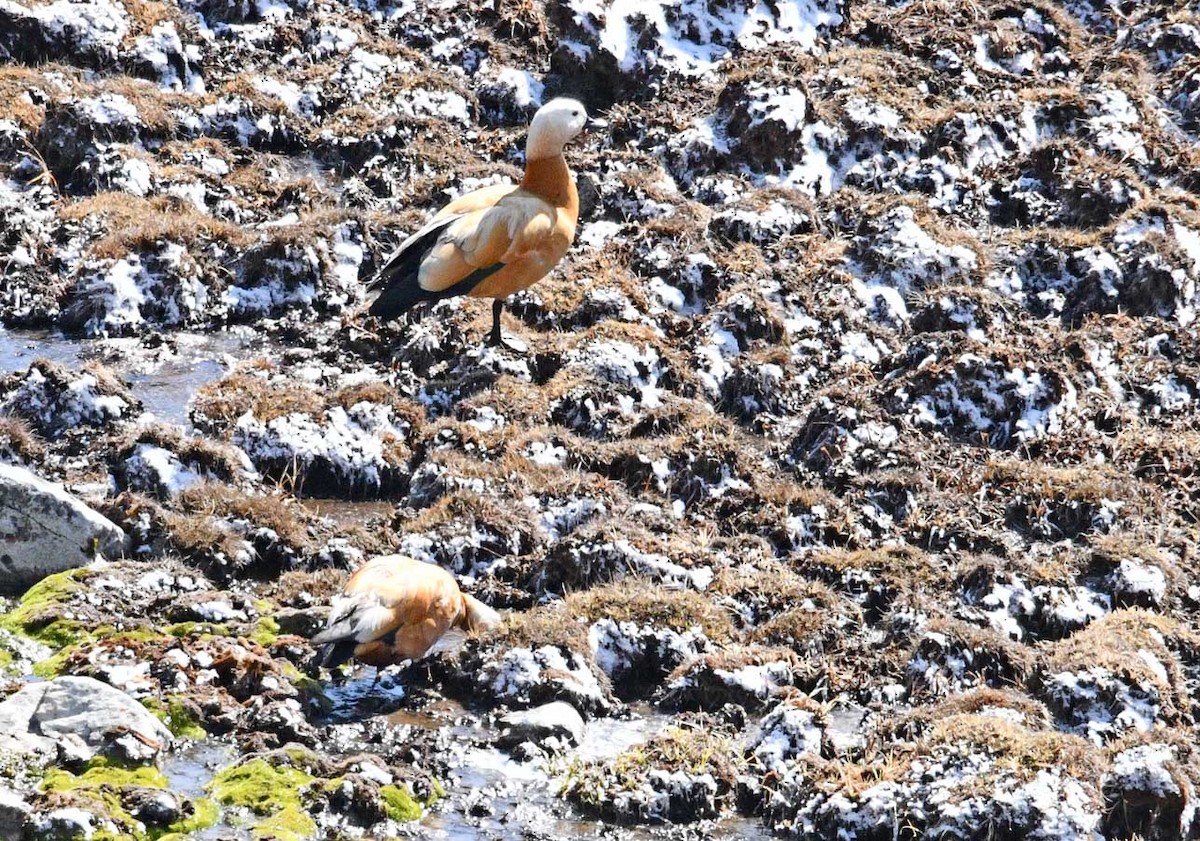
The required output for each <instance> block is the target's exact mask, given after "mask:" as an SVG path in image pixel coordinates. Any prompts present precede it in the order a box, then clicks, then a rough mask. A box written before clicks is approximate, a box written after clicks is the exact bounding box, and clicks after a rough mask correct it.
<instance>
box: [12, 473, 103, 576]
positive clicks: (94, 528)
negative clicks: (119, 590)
mask: <svg viewBox="0 0 1200 841" xmlns="http://www.w3.org/2000/svg"><path fill="white" fill-rule="evenodd" d="M0 539H2V540H3V547H0V592H20V591H21V590H24V589H26V588H28V587H29V586H30V585H32V584H36V583H37V582H38V581H40V580H41V579H43V578H45V577H46V576H47V575H51V574H52V573H55V572H62V571H63V570H66V569H72V568H74V567H78V566H83V565H84V564H86V563H88V562H90V561H91V560H93V559H94V558H95V557H96V554H97V553H100V554H102V555H105V556H108V557H118V556H120V555H121V554H122V553H123V552H124V550H125V532H123V531H122V530H121V529H120V527H119V526H117V525H115V524H114V523H112V522H111V521H109V520H108V519H107V518H106V517H104V516H103V515H102V514H100V513H99V512H97V511H95V510H93V509H92V508H90V507H88V506H87V505H85V504H84V503H83V502H81V501H80V500H78V499H76V498H75V497H73V496H72V495H71V494H69V493H67V491H66V490H65V489H64V488H63V487H62V485H58V484H55V483H53V482H47V481H46V480H44V479H42V478H40V477H38V476H36V475H35V474H33V473H31V472H30V471H28V470H26V469H25V468H23V467H17V466H15V465H11V464H0Z"/></svg>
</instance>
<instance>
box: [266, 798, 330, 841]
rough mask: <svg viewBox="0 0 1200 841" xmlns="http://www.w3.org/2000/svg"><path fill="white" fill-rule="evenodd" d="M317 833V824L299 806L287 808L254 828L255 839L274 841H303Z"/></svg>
mask: <svg viewBox="0 0 1200 841" xmlns="http://www.w3.org/2000/svg"><path fill="white" fill-rule="evenodd" d="M316 833H317V822H316V821H314V820H313V819H312V817H310V816H309V814H308V813H307V812H305V811H304V809H303V808H301V807H300V806H299V805H295V806H286V807H284V808H283V809H280V810H279V811H278V812H276V813H275V814H273V815H271V817H269V818H267V819H266V820H264V821H260V822H259V824H258V826H256V827H254V829H253V831H252V834H253V835H254V837H255V838H271V839H274V841H301V839H304V838H312V837H313V836H314V835H316Z"/></svg>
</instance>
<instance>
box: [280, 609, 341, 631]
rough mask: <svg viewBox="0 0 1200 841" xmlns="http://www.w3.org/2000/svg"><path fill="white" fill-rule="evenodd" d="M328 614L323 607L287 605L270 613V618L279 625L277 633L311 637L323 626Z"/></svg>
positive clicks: (327, 610)
mask: <svg viewBox="0 0 1200 841" xmlns="http://www.w3.org/2000/svg"><path fill="white" fill-rule="evenodd" d="M328 616H329V609H328V608H325V607H310V608H304V609H298V608H291V607H288V608H284V609H283V610H279V611H276V612H275V613H273V614H271V618H272V619H274V620H275V621H276V623H278V625H279V633H281V634H296V635H297V636H301V637H311V636H312V635H313V634H315V633H316V632H317V631H319V630H321V629H322V628H324V627H325V619H326V618H327V617H328Z"/></svg>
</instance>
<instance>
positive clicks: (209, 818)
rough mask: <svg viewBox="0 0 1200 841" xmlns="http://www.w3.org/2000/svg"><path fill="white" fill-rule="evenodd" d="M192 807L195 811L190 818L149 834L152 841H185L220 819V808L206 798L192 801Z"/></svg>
mask: <svg viewBox="0 0 1200 841" xmlns="http://www.w3.org/2000/svg"><path fill="white" fill-rule="evenodd" d="M192 806H194V807H195V811H193V812H192V816H191V817H190V818H184V819H183V820H181V821H176V822H175V823H173V824H171V825H170V826H169V827H167V828H166V829H165V830H163V831H162V832H161V833H154V832H151V834H150V837H151V838H152V839H154V841H185V840H186V839H188V838H191V837H193V836H194V835H195V834H196V833H197V832H200V831H201V830H203V829H208V828H209V827H210V826H213V825H214V824H216V822H217V819H218V818H220V817H221V807H220V806H218V805H217V804H216V803H215V802H213V801H212V800H209V799H208V798H207V797H201V798H199V799H198V800H193V801H192Z"/></svg>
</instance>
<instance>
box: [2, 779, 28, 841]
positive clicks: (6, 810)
mask: <svg viewBox="0 0 1200 841" xmlns="http://www.w3.org/2000/svg"><path fill="white" fill-rule="evenodd" d="M31 812H32V807H31V806H30V805H29V804H28V803H26V802H25V799H24V798H23V797H21V795H19V794H17V793H16V792H15V791H12V790H10V789H7V788H3V787H0V841H16V839H19V838H20V837H21V827H22V825H23V824H24V823H25V819H26V818H27V817H28V816H29V815H30V814H31Z"/></svg>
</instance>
